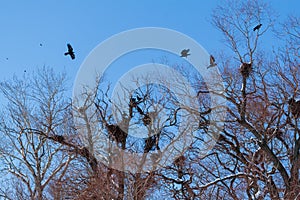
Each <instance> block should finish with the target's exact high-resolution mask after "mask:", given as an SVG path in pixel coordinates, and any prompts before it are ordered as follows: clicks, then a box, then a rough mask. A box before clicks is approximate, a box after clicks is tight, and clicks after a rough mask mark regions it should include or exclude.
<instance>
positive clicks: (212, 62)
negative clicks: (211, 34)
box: [210, 55, 215, 64]
mask: <svg viewBox="0 0 300 200" xmlns="http://www.w3.org/2000/svg"><path fill="white" fill-rule="evenodd" d="M214 63H215V58H214V57H213V56H212V55H210V64H214Z"/></svg>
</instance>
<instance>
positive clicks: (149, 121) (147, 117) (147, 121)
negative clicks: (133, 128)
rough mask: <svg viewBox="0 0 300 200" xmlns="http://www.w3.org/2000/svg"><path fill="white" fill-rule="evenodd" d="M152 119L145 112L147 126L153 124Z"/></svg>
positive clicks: (144, 121) (144, 118)
mask: <svg viewBox="0 0 300 200" xmlns="http://www.w3.org/2000/svg"><path fill="white" fill-rule="evenodd" d="M151 121H152V120H151V118H150V116H149V115H148V114H145V115H144V117H143V123H144V125H145V126H147V125H149V124H151Z"/></svg>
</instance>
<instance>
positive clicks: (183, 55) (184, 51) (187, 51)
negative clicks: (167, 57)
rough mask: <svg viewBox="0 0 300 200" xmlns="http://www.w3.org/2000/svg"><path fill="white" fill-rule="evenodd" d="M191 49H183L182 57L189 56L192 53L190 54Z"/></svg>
mask: <svg viewBox="0 0 300 200" xmlns="http://www.w3.org/2000/svg"><path fill="white" fill-rule="evenodd" d="M189 51H190V49H183V50H182V51H181V56H180V57H186V58H187V57H188V56H189V55H191V54H189Z"/></svg>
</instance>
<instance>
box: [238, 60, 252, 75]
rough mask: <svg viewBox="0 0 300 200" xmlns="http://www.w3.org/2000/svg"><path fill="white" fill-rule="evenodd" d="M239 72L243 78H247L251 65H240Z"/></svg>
mask: <svg viewBox="0 0 300 200" xmlns="http://www.w3.org/2000/svg"><path fill="white" fill-rule="evenodd" d="M240 72H241V74H242V76H243V77H246V78H247V77H249V75H250V73H251V72H252V64H251V63H242V64H241V65H240Z"/></svg>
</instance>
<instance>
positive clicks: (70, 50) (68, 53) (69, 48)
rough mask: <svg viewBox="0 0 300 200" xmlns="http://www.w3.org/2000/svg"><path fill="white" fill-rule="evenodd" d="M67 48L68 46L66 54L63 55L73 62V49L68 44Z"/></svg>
mask: <svg viewBox="0 0 300 200" xmlns="http://www.w3.org/2000/svg"><path fill="white" fill-rule="evenodd" d="M67 46H68V52H66V53H65V56H66V55H70V56H71V58H72V60H74V59H75V54H74V51H73V48H72V46H71V45H70V44H67Z"/></svg>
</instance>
